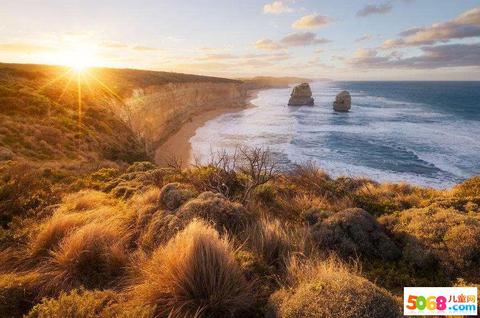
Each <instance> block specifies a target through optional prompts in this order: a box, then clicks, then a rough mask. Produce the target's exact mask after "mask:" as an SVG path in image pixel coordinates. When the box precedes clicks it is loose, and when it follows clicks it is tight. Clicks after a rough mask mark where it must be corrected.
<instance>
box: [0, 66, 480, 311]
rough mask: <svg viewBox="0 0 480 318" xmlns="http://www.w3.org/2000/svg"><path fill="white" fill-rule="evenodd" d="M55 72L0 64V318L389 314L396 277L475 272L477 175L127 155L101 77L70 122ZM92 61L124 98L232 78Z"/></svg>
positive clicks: (127, 137)
mask: <svg viewBox="0 0 480 318" xmlns="http://www.w3.org/2000/svg"><path fill="white" fill-rule="evenodd" d="M61 71H63V70H62V69H60V68H56V67H46V66H22V65H14V66H12V65H8V66H7V65H2V67H0V116H1V122H2V124H3V123H5V124H4V125H2V127H0V129H2V130H1V131H0V143H1V147H2V148H0V149H2V151H3V152H2V153H0V154H1V155H2V156H3V159H2V161H0V172H1V177H0V215H1V221H2V230H1V232H0V312H1V313H2V314H4V315H5V316H13V317H19V316H21V315H23V314H26V313H29V316H30V317H45V316H48V317H51V316H54V317H65V316H68V315H73V316H76V317H98V316H101V317H118V316H122V315H123V316H140V317H154V316H159V317H166V316H168V315H169V314H171V315H172V316H173V317H185V316H186V317H193V316H194V315H195V314H198V315H199V316H200V317H225V316H234V317H262V316H264V315H265V314H270V315H276V316H277V317H312V315H313V316H315V315H316V316H328V315H330V316H331V317H350V316H352V315H361V316H362V317H387V316H388V317H395V316H398V315H399V311H398V301H399V296H401V293H402V288H403V286H432V285H438V286H446V285H449V286H450V285H463V284H478V283H479V277H480V272H479V268H480V266H479V265H480V248H479V246H480V217H479V213H480V178H478V177H476V178H472V179H470V180H468V181H466V182H464V183H463V184H461V185H458V186H457V187H455V188H453V189H450V190H445V191H437V190H431V189H424V188H419V187H413V186H409V185H406V184H378V183H375V182H372V181H370V180H367V179H353V178H337V179H332V178H330V177H329V176H328V175H327V174H325V173H323V172H322V171H319V170H318V169H316V168H315V167H312V166H304V167H299V168H298V169H296V170H293V171H290V172H289V173H282V174H274V175H273V177H272V178H267V177H266V176H267V175H268V170H261V171H258V169H257V167H259V166H258V165H255V164H254V165H253V166H252V165H243V164H242V163H244V162H245V161H248V160H250V162H252V158H253V162H254V163H255V162H256V163H258V161H256V159H260V161H261V162H263V161H262V160H263V159H265V158H264V157H263V156H262V153H261V152H258V151H257V152H251V151H245V152H242V151H240V152H239V156H240V157H239V158H237V165H236V167H235V168H233V167H232V166H231V165H229V164H228V162H229V161H217V163H218V164H216V165H214V164H212V165H209V166H204V167H193V168H189V169H179V168H175V167H174V168H158V167H156V166H155V165H154V164H152V163H149V162H137V163H133V162H135V161H141V160H144V159H146V158H145V154H144V152H143V150H142V143H141V140H138V138H137V137H136V136H135V135H134V134H133V133H132V132H131V131H130V130H129V129H128V127H127V126H126V125H125V124H124V123H123V121H122V120H120V119H119V118H116V117H115V116H114V115H113V114H114V113H113V112H111V111H110V110H109V109H108V107H106V106H105V105H107V104H108V103H107V102H108V100H109V98H112V97H111V96H110V95H109V94H106V93H105V92H104V90H102V89H101V88H100V87H99V86H98V85H91V87H86V86H85V87H84V89H83V92H84V98H85V104H84V115H83V118H82V123H81V126H80V128H79V126H78V121H77V120H78V113H77V104H76V98H77V96H76V88H75V87H74V86H72V87H70V88H67V90H66V93H65V94H64V95H63V97H62V98H60V99H59V95H61V91H62V90H63V87H65V85H64V84H65V82H64V80H60V81H58V82H56V83H54V84H52V85H50V86H48V87H46V88H43V89H40V88H41V87H42V86H43V85H44V83H46V82H47V81H48V80H49V79H51V78H52V77H54V76H55V75H56V74H58V73H59V72H61ZM97 72H98V73H96V76H97V77H98V78H101V79H102V81H103V82H105V83H108V86H109V87H112V88H113V89H114V90H115V92H116V93H117V94H118V95H119V96H120V97H122V96H124V95H125V94H128V92H129V90H130V89H131V88H132V87H141V86H145V87H146V86H150V85H155V84H156V83H157V81H159V82H160V81H162V80H163V81H164V80H175V79H176V80H178V81H183V80H186V81H190V80H198V81H228V80H224V79H212V78H207V77H192V76H187V75H178V74H171V73H154V72H139V71H131V70H98V71H97ZM102 72H103V73H102ZM6 159H9V160H6ZM230 162H231V161H230ZM264 163H267V167H268V166H269V165H268V164H269V163H268V160H267V161H266V162H264ZM262 167H264V166H262ZM252 169H253V170H252ZM258 172H260V173H258ZM209 191H211V192H209ZM43 297H46V298H45V299H43V300H42V298H43ZM331 298H334V299H344V300H345V301H346V303H345V305H347V306H348V307H342V302H325V301H324V300H325V299H331ZM32 307H33V309H32Z"/></svg>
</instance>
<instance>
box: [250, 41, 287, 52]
mask: <svg viewBox="0 0 480 318" xmlns="http://www.w3.org/2000/svg"><path fill="white" fill-rule="evenodd" d="M255 47H256V48H257V49H259V50H267V51H274V50H280V49H281V48H282V46H281V45H280V44H278V43H277V42H275V41H272V40H270V39H261V40H258V41H257V42H255Z"/></svg>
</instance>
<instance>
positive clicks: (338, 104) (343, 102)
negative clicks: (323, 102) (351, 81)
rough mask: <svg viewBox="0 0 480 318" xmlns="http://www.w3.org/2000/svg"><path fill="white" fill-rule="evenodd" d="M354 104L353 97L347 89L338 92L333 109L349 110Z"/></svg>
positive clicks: (339, 110)
mask: <svg viewBox="0 0 480 318" xmlns="http://www.w3.org/2000/svg"><path fill="white" fill-rule="evenodd" d="M351 106H352V97H351V96H350V93H349V92H347V91H343V92H340V93H338V95H337V97H336V98H335V101H334V102H333V109H334V110H335V111H337V112H348V111H349V110H350V107H351Z"/></svg>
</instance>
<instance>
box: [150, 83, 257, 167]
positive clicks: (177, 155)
mask: <svg viewBox="0 0 480 318" xmlns="http://www.w3.org/2000/svg"><path fill="white" fill-rule="evenodd" d="M257 93H258V90H251V91H249V92H248V97H247V99H246V103H245V105H243V106H239V107H219V108H216V109H211V110H208V111H206V112H204V113H201V114H198V115H195V116H193V117H192V118H190V120H189V121H188V122H186V123H185V124H183V126H182V127H181V128H180V129H179V130H178V131H177V132H176V133H174V134H173V135H172V136H170V137H169V138H168V139H167V140H166V141H165V142H164V143H163V144H162V145H160V146H159V147H158V148H157V149H156V151H155V162H156V163H157V164H159V165H160V166H164V165H167V164H168V163H169V162H171V161H175V162H177V163H181V164H182V166H188V165H190V164H191V163H192V162H193V156H192V146H191V144H190V138H192V137H193V136H194V135H195V131H196V130H197V129H198V128H200V127H202V126H203V125H204V124H205V123H206V122H208V121H209V120H212V119H214V118H216V117H218V116H220V115H223V114H226V113H232V112H238V111H240V110H242V109H245V108H248V107H252V106H253V104H251V101H252V100H253V99H255V98H256V97H257ZM165 154H168V157H166V156H165Z"/></svg>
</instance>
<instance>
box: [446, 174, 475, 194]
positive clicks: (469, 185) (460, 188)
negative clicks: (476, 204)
mask: <svg viewBox="0 0 480 318" xmlns="http://www.w3.org/2000/svg"><path fill="white" fill-rule="evenodd" d="M452 192H453V195H455V196H458V197H478V196H480V176H476V177H473V178H470V179H468V180H466V181H464V182H462V183H460V184H459V185H457V186H455V187H454V188H453V191H452Z"/></svg>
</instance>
